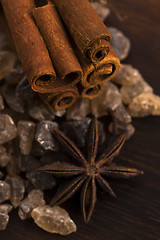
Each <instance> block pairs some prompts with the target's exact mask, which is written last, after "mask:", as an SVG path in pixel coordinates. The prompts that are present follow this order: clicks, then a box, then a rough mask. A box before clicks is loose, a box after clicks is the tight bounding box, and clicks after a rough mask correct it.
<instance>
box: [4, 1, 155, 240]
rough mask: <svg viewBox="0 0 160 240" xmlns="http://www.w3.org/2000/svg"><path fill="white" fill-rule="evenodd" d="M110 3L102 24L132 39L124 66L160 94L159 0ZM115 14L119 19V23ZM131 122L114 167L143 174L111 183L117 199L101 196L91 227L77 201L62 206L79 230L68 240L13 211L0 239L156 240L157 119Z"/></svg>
mask: <svg viewBox="0 0 160 240" xmlns="http://www.w3.org/2000/svg"><path fill="white" fill-rule="evenodd" d="M110 3H111V5H112V8H113V9H114V11H112V14H111V16H110V17H109V19H108V20H107V21H106V24H107V25H112V26H115V27H117V28H119V29H121V30H122V31H123V32H124V33H125V34H126V35H127V36H128V37H129V38H130V39H131V43H132V49H131V52H130V55H129V57H128V59H127V60H125V62H126V63H130V64H132V65H133V66H134V67H137V68H138V69H139V70H140V71H141V73H142V75H143V76H144V77H145V79H146V81H148V82H149V84H150V85H152V86H153V87H154V89H155V93H157V94H159V95H160V83H159V76H160V66H159V59H160V28H159V24H160V14H159V9H160V1H159V0H142V1H139V0H121V1H117V0H110ZM115 9H116V11H115ZM115 13H116V14H115ZM116 15H118V16H119V15H120V19H121V20H122V21H120V20H119V19H118V18H117V16H116ZM133 123H134V126H135V128H136V133H135V135H134V136H133V138H132V139H131V140H129V141H128V142H127V143H126V144H125V146H124V148H123V150H122V151H121V154H120V156H119V158H118V159H117V162H119V161H121V164H124V165H126V166H130V167H137V168H139V169H142V170H144V172H145V174H144V175H143V176H139V177H137V178H134V179H131V180H121V181H117V180H115V181H112V182H110V183H111V186H112V188H113V189H114V191H115V193H116V194H117V196H118V199H117V200H115V199H114V200H113V199H112V198H111V197H109V196H108V195H106V194H105V193H101V194H99V197H98V200H99V201H98V202H97V206H96V209H95V212H94V214H93V217H92V219H91V221H90V223H89V224H85V223H83V219H82V217H81V215H80V210H79V203H78V201H77V200H76V199H75V198H74V199H72V200H71V201H69V202H68V203H66V204H65V208H66V209H67V210H68V211H69V212H70V215H71V217H72V218H73V219H74V221H75V222H76V224H77V227H78V231H77V232H76V233H74V234H72V235H70V236H68V237H61V236H57V235H52V234H49V233H46V232H44V231H43V230H41V229H40V228H38V227H37V226H36V225H35V224H33V221H32V220H27V221H21V220H20V219H19V217H18V216H17V211H16V210H15V211H14V212H13V213H12V214H11V220H10V223H9V225H8V228H7V230H6V231H4V232H0V239H1V240H5V239H9V240H15V239H16V240H21V239H22V238H23V240H30V239H32V240H42V239H45V240H50V239H52V240H62V239H69V240H81V239H83V240H91V239H92V240H97V239H98V240H103V239H106V240H113V239H114V240H115V239H116V240H128V239H129V240H159V239H160V204H159V203H160V184H159V182H160V117H147V118H141V119H134V121H133Z"/></svg>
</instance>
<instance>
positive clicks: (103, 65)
mask: <svg viewBox="0 0 160 240" xmlns="http://www.w3.org/2000/svg"><path fill="white" fill-rule="evenodd" d="M80 63H81V67H82V70H83V78H82V85H83V86H84V87H89V86H90V84H93V85H94V84H97V83H99V82H107V81H109V80H111V79H112V78H113V77H115V75H116V74H117V72H118V70H119V68H120V61H119V59H118V57H117V56H116V54H115V52H114V51H113V49H112V48H111V47H110V52H109V54H108V55H107V56H106V57H105V58H104V59H103V60H102V61H100V62H98V63H96V64H93V63H89V62H88V61H85V60H84V59H83V58H80Z"/></svg>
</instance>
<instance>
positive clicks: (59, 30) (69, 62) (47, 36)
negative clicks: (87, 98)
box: [33, 3, 82, 86]
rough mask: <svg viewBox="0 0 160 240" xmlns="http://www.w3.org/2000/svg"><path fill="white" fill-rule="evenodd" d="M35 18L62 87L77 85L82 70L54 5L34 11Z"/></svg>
mask: <svg viewBox="0 0 160 240" xmlns="http://www.w3.org/2000/svg"><path fill="white" fill-rule="evenodd" d="M33 16H34V18H35V21H36V23H37V25H38V27H39V30H40V32H41V34H42V36H43V38H44V40H45V43H46V45H47V47H48V50H49V53H50V55H51V58H52V61H53V65H54V67H55V69H56V72H57V73H58V75H59V76H60V78H61V79H62V86H65V85H68V84H69V85H70V86H73V85H75V84H76V83H77V82H78V81H80V80H81V77H82V69H81V66H80V64H79V62H78V59H77V57H76V55H75V53H74V50H73V48H72V46H71V44H70V41H69V39H68V36H67V33H66V30H65V28H64V25H63V23H62V20H61V18H60V17H59V15H58V13H57V10H56V8H55V6H54V5H53V4H51V3H50V4H47V5H45V6H42V7H37V8H35V9H33Z"/></svg>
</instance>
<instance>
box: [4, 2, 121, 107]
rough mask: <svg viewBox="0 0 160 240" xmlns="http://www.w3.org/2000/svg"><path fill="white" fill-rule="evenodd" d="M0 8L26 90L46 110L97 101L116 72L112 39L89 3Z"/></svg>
mask: <svg viewBox="0 0 160 240" xmlns="http://www.w3.org/2000/svg"><path fill="white" fill-rule="evenodd" d="M1 3H2V6H3V10H4V15H5V17H6V20H7V24H8V26H9V29H10V33H11V39H12V40H13V44H14V45H15V48H16V51H17V53H18V56H19V60H20V61H21V63H22V65H23V67H24V70H25V73H26V75H27V78H28V81H29V83H30V86H31V88H32V89H33V90H34V91H36V92H38V93H39V94H40V96H41V98H42V99H43V101H44V102H45V103H47V105H48V106H49V107H50V108H52V109H54V110H60V109H61V110H62V109H66V108H68V107H70V106H71V105H72V104H73V103H74V102H75V101H76V99H77V98H80V97H82V98H89V99H93V98H95V97H97V96H99V95H100V94H101V92H102V91H101V90H102V88H103V82H105V81H109V80H110V79H111V78H112V77H114V76H115V75H116V73H117V71H118V70H119V67H120V61H119V59H118V57H117V56H116V54H115V53H114V51H113V49H112V47H111V45H110V44H109V41H110V40H111V36H110V34H109V32H108V30H107V28H106V26H105V25H104V23H103V22H102V20H101V19H100V18H99V17H98V15H97V13H96V11H95V10H94V9H93V7H92V6H91V4H90V2H89V1H88V0H82V1H81V4H78V0H71V1H70V2H69V3H68V1H65V0H58V1H57V0H53V1H51V0H49V1H34V0H24V1H21V0H17V1H16V3H15V4H14V6H13V4H12V1H11V0H2V1H1Z"/></svg>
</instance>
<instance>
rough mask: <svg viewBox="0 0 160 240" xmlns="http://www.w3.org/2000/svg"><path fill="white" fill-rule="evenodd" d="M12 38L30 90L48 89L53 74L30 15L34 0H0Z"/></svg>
mask: <svg viewBox="0 0 160 240" xmlns="http://www.w3.org/2000/svg"><path fill="white" fill-rule="evenodd" d="M1 3H2V6H3V9H4V13H5V16H6V19H7V22H8V25H9V28H10V31H11V35H12V39H13V42H14V45H15V47H16V50H17V53H18V56H19V59H20V61H21V62H22V65H23V67H24V70H25V72H26V75H27V77H28V80H29V83H30V85H31V87H32V88H33V90H35V91H38V92H51V91H52V90H54V89H55V87H56V86H57V85H56V73H55V70H54V68H53V65H52V61H51V59H50V56H49V53H48V50H47V47H46V45H45V43H44V41H43V38H42V36H41V34H40V32H39V30H38V28H37V26H36V24H35V23H34V20H33V18H32V16H31V13H32V9H33V8H35V5H34V1H33V0H16V1H14V2H13V0H1Z"/></svg>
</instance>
